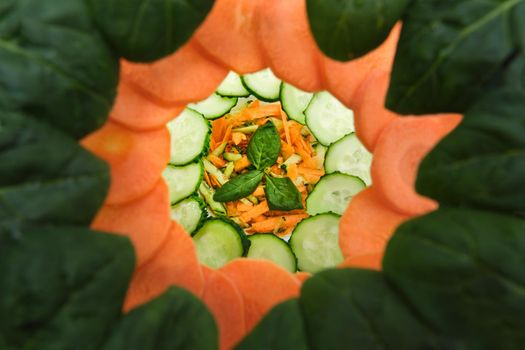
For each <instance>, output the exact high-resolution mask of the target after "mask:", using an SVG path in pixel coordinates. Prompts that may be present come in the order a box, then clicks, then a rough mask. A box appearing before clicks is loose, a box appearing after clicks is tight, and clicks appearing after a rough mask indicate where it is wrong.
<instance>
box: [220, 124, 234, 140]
mask: <svg viewBox="0 0 525 350" xmlns="http://www.w3.org/2000/svg"><path fill="white" fill-rule="evenodd" d="M231 134H232V125H231V124H230V125H228V127H227V128H226V131H225V132H224V136H223V138H222V142H228V141H229V140H230V137H231Z"/></svg>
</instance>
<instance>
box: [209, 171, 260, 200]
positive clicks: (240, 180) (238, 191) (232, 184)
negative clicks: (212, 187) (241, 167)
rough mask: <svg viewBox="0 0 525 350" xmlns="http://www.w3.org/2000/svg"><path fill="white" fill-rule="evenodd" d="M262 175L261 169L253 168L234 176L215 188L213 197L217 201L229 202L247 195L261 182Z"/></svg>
mask: <svg viewBox="0 0 525 350" xmlns="http://www.w3.org/2000/svg"><path fill="white" fill-rule="evenodd" d="M263 175H264V173H263V172H262V171H260V170H253V171H250V172H247V173H246V174H242V175H239V176H236V177H234V178H233V179H231V180H230V181H228V182H226V183H225V184H224V185H223V186H222V187H220V188H219V189H217V191H216V192H215V194H214V195H213V199H214V200H215V201H217V202H231V201H236V200H238V199H241V198H244V197H246V196H249V195H250V194H252V193H253V191H255V189H256V188H257V185H258V184H259V182H261V180H262V178H263Z"/></svg>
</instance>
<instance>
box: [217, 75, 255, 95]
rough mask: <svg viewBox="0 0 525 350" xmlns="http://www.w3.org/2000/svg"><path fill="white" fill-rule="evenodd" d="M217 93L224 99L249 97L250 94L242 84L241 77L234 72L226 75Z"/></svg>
mask: <svg viewBox="0 0 525 350" xmlns="http://www.w3.org/2000/svg"><path fill="white" fill-rule="evenodd" d="M217 93H218V94H219V95H221V96H224V97H246V96H249V95H250V92H249V91H248V90H246V88H245V87H244V85H243V84H242V80H241V77H240V76H239V75H238V74H237V73H235V72H229V73H228V75H227V76H226V78H224V80H223V81H222V83H221V85H219V87H218V88H217Z"/></svg>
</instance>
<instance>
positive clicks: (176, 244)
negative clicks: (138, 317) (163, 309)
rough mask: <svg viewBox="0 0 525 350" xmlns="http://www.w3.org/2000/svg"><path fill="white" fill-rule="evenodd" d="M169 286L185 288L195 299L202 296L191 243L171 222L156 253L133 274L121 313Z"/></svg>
mask: <svg viewBox="0 0 525 350" xmlns="http://www.w3.org/2000/svg"><path fill="white" fill-rule="evenodd" d="M171 285H176V286H179V287H183V288H186V289H187V290H189V291H190V292H192V293H194V294H195V295H197V296H200V295H202V292H203V289H204V279H203V276H202V271H201V268H200V265H199V262H198V260H197V253H196V252H195V247H194V245H193V240H192V239H191V237H190V235H188V233H187V232H186V231H184V229H183V228H182V226H180V225H179V224H178V223H176V222H172V225H171V228H170V230H169V232H168V237H167V240H166V241H165V242H164V244H163V245H162V246H161V248H160V250H159V251H157V253H156V254H155V255H154V256H153V257H152V258H151V260H149V261H148V262H146V263H145V264H144V265H143V266H142V267H140V268H139V269H138V270H137V271H135V274H134V275H133V278H132V280H131V283H130V286H129V289H128V293H127V295H126V300H125V301H124V310H125V311H128V310H130V309H132V308H134V307H136V306H138V305H141V304H143V303H145V302H147V301H149V300H151V299H152V298H154V297H156V296H158V295H160V294H162V293H163V292H164V291H165V290H166V289H167V288H168V287H169V286H171Z"/></svg>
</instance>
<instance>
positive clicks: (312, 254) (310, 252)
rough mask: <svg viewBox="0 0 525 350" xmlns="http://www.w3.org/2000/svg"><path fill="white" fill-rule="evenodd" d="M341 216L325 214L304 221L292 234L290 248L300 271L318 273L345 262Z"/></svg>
mask: <svg viewBox="0 0 525 350" xmlns="http://www.w3.org/2000/svg"><path fill="white" fill-rule="evenodd" d="M340 218H341V217H340V216H339V215H337V214H334V213H324V214H318V215H315V216H310V217H308V218H306V219H303V220H302V221H301V222H299V224H297V226H296V227H295V229H294V230H293V232H292V236H291V238H290V247H291V248H292V251H293V252H294V254H295V256H296V257H297V267H298V269H299V270H300V271H306V272H310V273H316V272H319V271H321V270H324V269H326V268H330V267H335V266H336V265H338V264H339V263H341V262H342V261H343V260H344V257H343V253H342V252H341V248H340V247H339V221H340Z"/></svg>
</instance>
